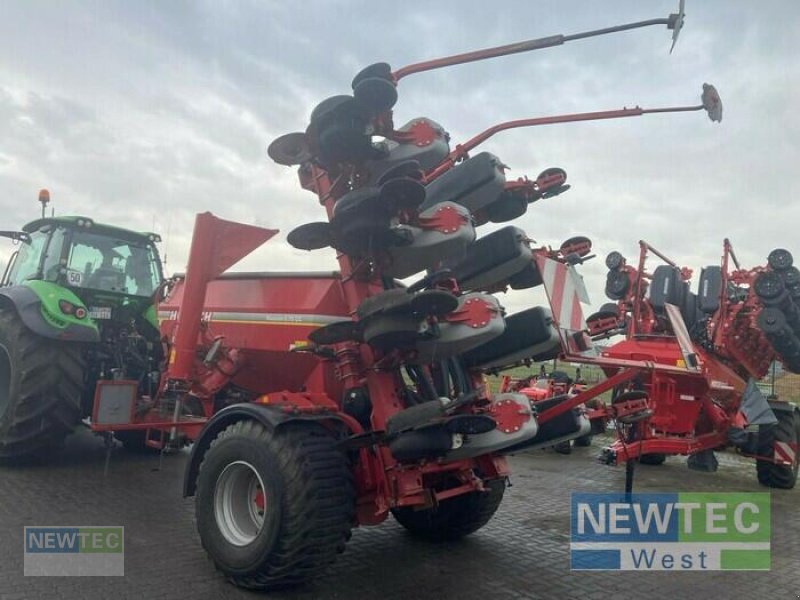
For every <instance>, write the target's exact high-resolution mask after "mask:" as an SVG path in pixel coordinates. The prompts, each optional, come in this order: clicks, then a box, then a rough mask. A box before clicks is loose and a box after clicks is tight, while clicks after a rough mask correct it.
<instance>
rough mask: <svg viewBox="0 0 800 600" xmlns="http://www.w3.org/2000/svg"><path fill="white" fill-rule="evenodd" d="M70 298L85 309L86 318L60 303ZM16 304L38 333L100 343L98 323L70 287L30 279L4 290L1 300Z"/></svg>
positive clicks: (29, 325)
mask: <svg viewBox="0 0 800 600" xmlns="http://www.w3.org/2000/svg"><path fill="white" fill-rule="evenodd" d="M61 300H66V301H67V302H69V303H70V304H71V305H73V306H75V307H76V308H82V309H83V310H84V314H85V315H86V316H84V317H83V318H82V319H79V318H77V317H76V316H74V315H68V314H65V313H64V312H63V311H62V310H61V309H60V308H59V302H60V301H61ZM3 301H5V303H7V304H10V305H12V306H14V308H15V309H16V311H17V314H19V317H20V319H22V322H23V323H24V324H25V326H26V327H27V328H28V329H30V330H31V331H33V332H34V333H35V334H36V335H40V336H42V337H46V338H51V339H55V340H64V341H71V342H98V341H100V333H99V331H98V329H97V325H96V324H95V323H94V322H93V321H92V319H90V318H89V316H88V310H87V308H86V306H85V305H84V304H83V301H81V299H80V298H78V297H77V296H76V295H75V294H73V293H72V292H71V291H70V290H68V289H66V288H64V287H61V286H60V285H56V284H54V283H50V282H48V281H39V280H33V281H26V282H25V283H24V284H22V285H16V286H13V287H8V288H2V289H0V302H3Z"/></svg>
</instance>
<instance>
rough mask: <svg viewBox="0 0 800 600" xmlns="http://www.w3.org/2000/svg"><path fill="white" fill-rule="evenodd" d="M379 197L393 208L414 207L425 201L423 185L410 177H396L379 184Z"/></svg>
mask: <svg viewBox="0 0 800 600" xmlns="http://www.w3.org/2000/svg"><path fill="white" fill-rule="evenodd" d="M381 198H383V199H384V200H385V201H386V202H387V203H388V204H389V205H390V206H393V207H395V208H416V207H418V206H419V205H420V204H422V203H423V202H424V201H425V186H424V185H422V184H421V183H420V182H419V181H417V180H415V179H411V178H410V177H396V178H394V179H389V180H387V181H386V182H385V183H384V184H383V185H382V186H381Z"/></svg>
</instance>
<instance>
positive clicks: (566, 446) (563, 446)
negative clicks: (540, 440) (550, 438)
mask: <svg viewBox="0 0 800 600" xmlns="http://www.w3.org/2000/svg"><path fill="white" fill-rule="evenodd" d="M553 450H555V451H556V452H557V453H558V454H572V443H571V442H570V441H569V440H567V441H566V442H558V443H557V444H556V445H554V446H553Z"/></svg>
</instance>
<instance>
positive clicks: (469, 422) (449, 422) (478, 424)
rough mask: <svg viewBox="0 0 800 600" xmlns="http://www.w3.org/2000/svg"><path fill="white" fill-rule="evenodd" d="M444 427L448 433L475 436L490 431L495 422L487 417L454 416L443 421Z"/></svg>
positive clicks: (494, 426) (495, 424)
mask: <svg viewBox="0 0 800 600" xmlns="http://www.w3.org/2000/svg"><path fill="white" fill-rule="evenodd" d="M444 426H445V427H446V428H447V431H449V432H450V433H464V434H468V435H477V434H479V433H486V432H488V431H492V430H493V429H495V428H496V427H497V422H496V421H495V420H494V419H493V418H491V417H490V416H488V415H454V416H452V417H448V418H447V419H446V420H445V423H444Z"/></svg>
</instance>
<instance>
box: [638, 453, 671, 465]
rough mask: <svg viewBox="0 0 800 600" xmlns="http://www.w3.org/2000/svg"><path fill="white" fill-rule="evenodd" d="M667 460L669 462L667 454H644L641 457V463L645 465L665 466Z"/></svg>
mask: <svg viewBox="0 0 800 600" xmlns="http://www.w3.org/2000/svg"><path fill="white" fill-rule="evenodd" d="M665 460H667V455H666V454H657V453H653V454H642V455H641V456H640V457H639V462H640V463H641V464H643V465H654V466H656V465H663V464H664V461H665Z"/></svg>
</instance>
